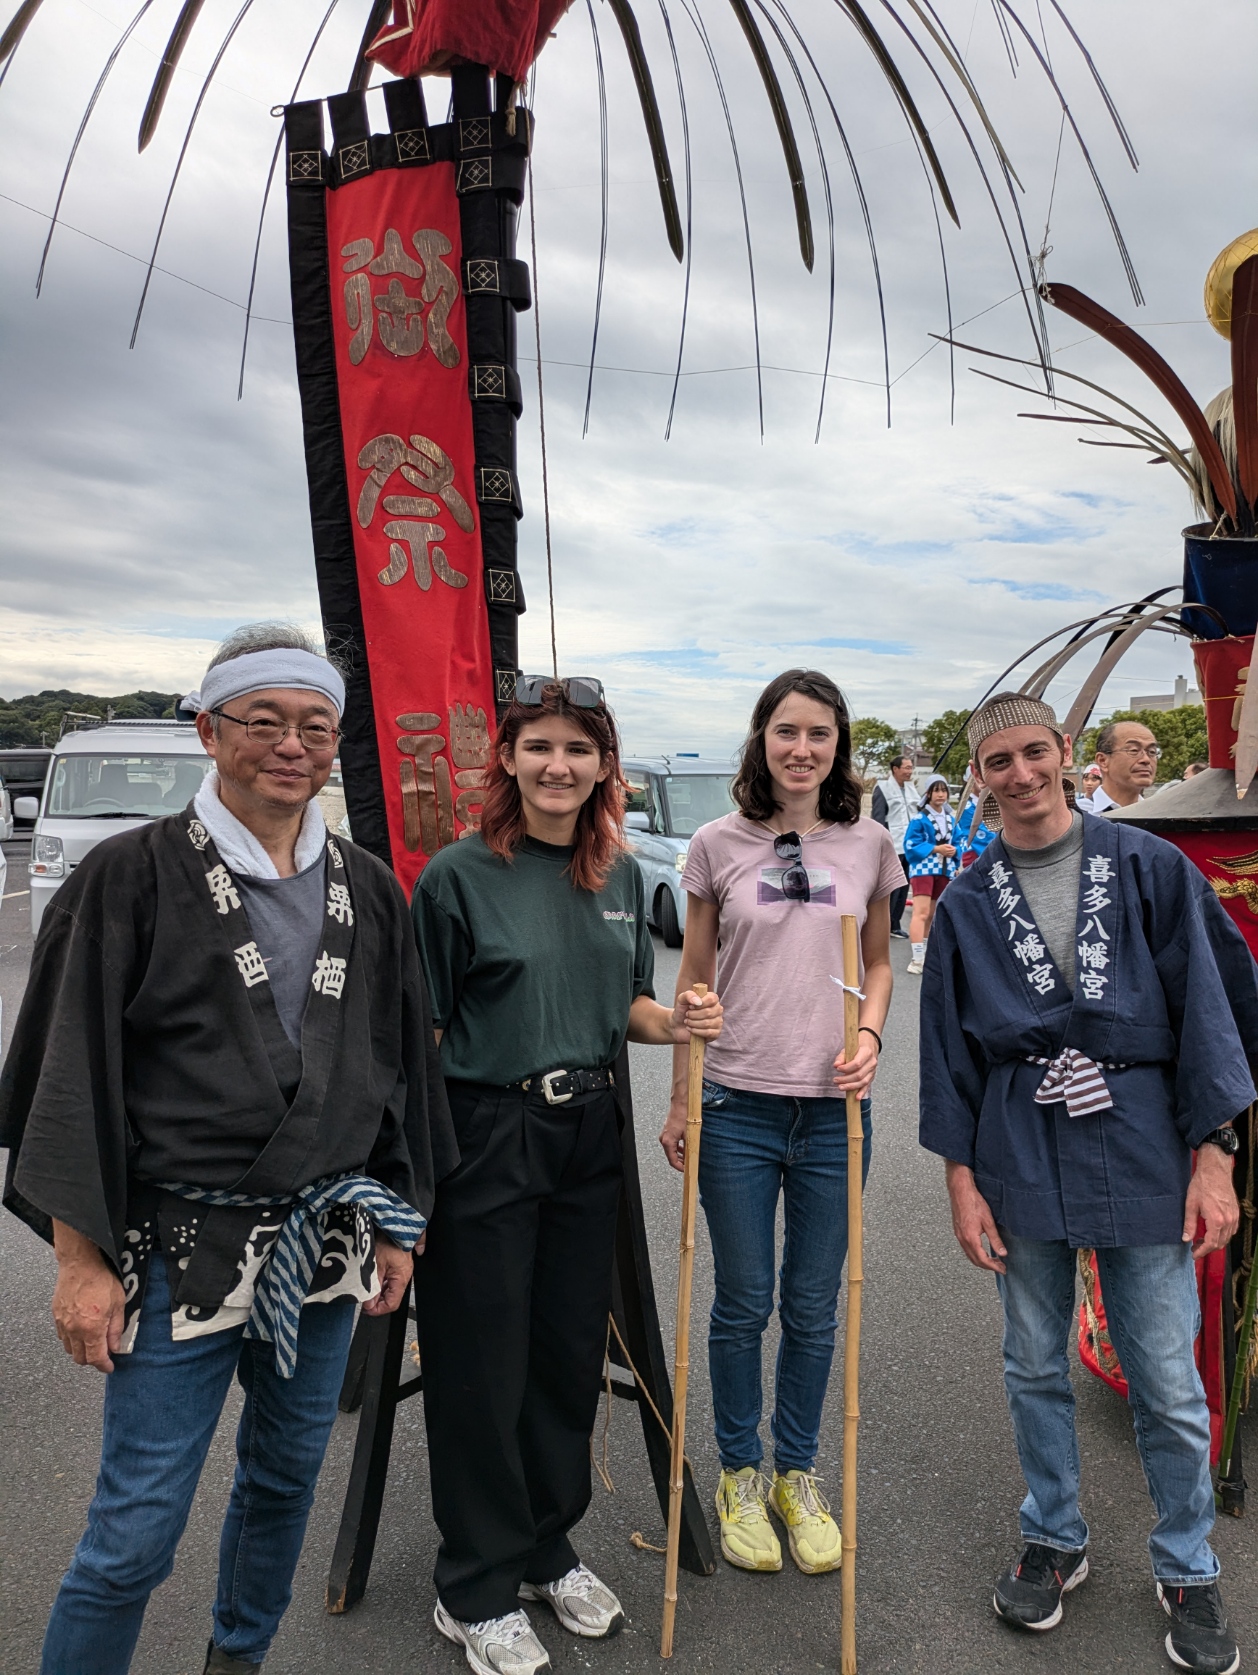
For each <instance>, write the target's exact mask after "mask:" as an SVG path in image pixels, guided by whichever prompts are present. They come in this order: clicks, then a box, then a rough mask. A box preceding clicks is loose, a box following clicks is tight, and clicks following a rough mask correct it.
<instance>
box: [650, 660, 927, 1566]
mask: <svg viewBox="0 0 1258 1675" xmlns="http://www.w3.org/2000/svg"><path fill="white" fill-rule="evenodd" d="M851 752H852V741H851V729H850V723H849V719H848V712H847V705H846V703H845V701H844V699H843V695H842V694H841V693H840V691H839V689H838V687H837V686H835V684H834V682H833V681H832V680H830V679H829V677H828V676H826V675H823V674H818V673H816V672H815V671H812V670H805V669H788V670H787V671H786V673H785V674H782V675H779V676H778V677H777V679H776V680H774V681H771V682H770V683H769V685H768V686H767V687H766V688H765V690H764V691H763V692H762V693H761V695H760V697H759V699H758V700H757V702H756V706H755V709H754V710H753V712H752V717H751V726H750V729H749V731H748V735H747V742H746V744H745V745H744V746H743V752H742V765H741V767H740V768H739V771H738V774H737V775H736V777H735V779H734V782H733V785H732V787H731V791H732V795H733V797H734V801H735V802H736V803H737V804H738V809H739V812H738V813H737V814H727V815H726V816H725V817H724V818H723V819H720V820H714V821H713V822H712V823H711V824H710V825H707V826H702V827H700V829H699V831H698V832H696V833H695V835H694V837H693V838H692V839H691V842H690V850H689V854H688V856H687V859H686V870H685V872H684V874H683V876H682V885H683V887H684V889H685V890H686V893H687V897H688V901H687V905H686V939H685V945H684V947H683V950H682V957H681V970H680V972H679V974H678V979H677V982H678V993H679V994H680V993H681V992H683V991H684V990H685V989H688V988H691V987H692V986H693V985H694V984H695V983H696V982H699V983H707V984H708V985H709V987H713V988H715V987H717V986H718V976H717V968H718V947H719V950H720V952H719V968H720V976H719V988H720V994H721V999H722V1001H723V1003H724V1006H725V1029H724V1033H723V1034H722V1036H721V1039H720V1040H719V1041H716V1042H713V1043H712V1045H711V1046H710V1047H709V1049H708V1053H707V1060H706V1064H705V1081H704V1086H703V1146H702V1149H701V1151H700V1154H699V1189H700V1195H701V1198H702V1202H703V1208H704V1213H705V1215H706V1216H707V1222H708V1231H709V1234H710V1236H711V1240H712V1253H713V1257H714V1261H715V1270H716V1296H715V1299H714V1301H713V1305H712V1316H711V1323H710V1328H709V1334H708V1366H709V1371H710V1374H711V1379H712V1402H713V1409H714V1413H715V1419H716V1439H717V1446H718V1449H719V1451H720V1457H721V1468H722V1469H721V1481H720V1486H719V1488H718V1490H717V1496H716V1504H717V1511H718V1513H719V1515H720V1522H721V1551H722V1552H723V1553H724V1555H725V1557H726V1558H727V1559H728V1560H729V1561H730V1563H731V1564H735V1565H738V1566H740V1567H742V1568H743V1569H745V1570H780V1569H781V1567H782V1551H781V1547H780V1545H779V1543H778V1539H777V1536H776V1534H775V1532H774V1529H773V1525H772V1523H771V1522H770V1520H769V1516H768V1510H769V1508H771V1509H772V1510H773V1511H774V1512H775V1513H776V1514H777V1516H778V1517H779V1518H781V1520H782V1522H783V1523H784V1524H785V1526H786V1530H787V1534H788V1537H789V1540H790V1549H791V1556H792V1558H793V1559H794V1560H795V1563H796V1564H797V1565H798V1566H799V1568H800V1569H801V1570H803V1571H807V1572H810V1573H815V1572H818V1571H826V1570H835V1569H837V1568H838V1566H839V1563H840V1558H841V1554H840V1542H839V1530H838V1526H837V1525H836V1523H835V1521H834V1519H833V1518H832V1517H831V1516H830V1513H829V1508H828V1506H827V1503H826V1500H825V1498H824V1497H823V1496H822V1494H821V1493H820V1491H819V1490H818V1488H817V1484H816V1479H815V1477H814V1476H813V1469H814V1466H815V1464H816V1457H817V1446H818V1434H819V1431H820V1426H821V1410H822V1404H823V1402H824V1400H825V1394H826V1386H827V1383H828V1381H829V1377H830V1364H831V1361H832V1359H833V1355H834V1334H835V1325H836V1320H837V1304H838V1294H839V1285H840V1282H841V1279H842V1273H843V1263H844V1260H845V1258H846V1256H847V1119H846V1110H845V1099H844V1095H845V1094H846V1093H848V1092H849V1091H854V1092H856V1093H859V1094H860V1095H861V1097H862V1109H863V1114H864V1120H865V1168H866V1170H868V1166H869V1139H870V1126H869V1101H868V1097H867V1096H868V1093H869V1088H870V1085H871V1083H872V1082H873V1079H874V1073H875V1071H876V1070H877V1068H878V1053H879V1050H880V1048H881V1045H882V1041H881V1032H882V1027H883V1023H884V1021H885V1019H886V1016H887V1008H888V1006H889V1004H890V1001H891V953H890V934H891V916H890V910H889V905H888V904H889V899H890V897H891V895H892V893H893V892H894V891H895V890H897V889H899V888H901V887H902V886H903V883H904V873H903V869H902V868H901V865H900V859H899V856H898V855H897V854H896V852H895V848H894V846H893V844H892V842H891V839H890V837H889V836H888V834H887V831H886V829H885V828H884V827H882V826H879V825H877V824H876V823H875V822H874V821H872V820H867V819H864V818H862V816H861V812H860V806H861V786H860V781H859V780H858V779H857V778H856V776H855V775H854V774H853V772H852V766H851ZM845 913H851V914H855V915H856V917H857V919H858V920H859V922H860V940H861V958H862V968H863V969H862V977H861V988H862V990H863V991H864V995H865V998H864V1000H863V1001H862V1002H861V1013H860V1023H861V1035H860V1042H861V1045H860V1049H859V1051H858V1053H857V1054H856V1056H855V1058H853V1060H852V1061H851V1063H850V1064H848V1063H845V1061H844V1057H843V1052H842V1044H843V991H842V988H841V987H840V986H839V983H838V981H837V979H838V978H839V977H841V975H842V971H843V947H842V934H841V927H840V918H841V916H842V915H843V914H845ZM685 1122H686V1056H685V1054H684V1053H678V1054H676V1055H675V1059H674V1072H673V1095H672V1103H671V1106H670V1108H669V1114H668V1121H667V1123H666V1124H665V1127H664V1132H663V1133H662V1134H661V1136H660V1143H661V1145H662V1146H663V1147H664V1152H665V1155H666V1156H667V1158H668V1160H669V1162H670V1163H671V1164H672V1165H673V1167H674V1168H675V1169H680V1168H681V1167H682V1152H683V1148H684V1132H685ZM779 1199H783V1200H784V1208H785V1240H784V1246H783V1251H782V1258H781V1293H780V1297H779V1301H778V1313H779V1317H780V1320H781V1326H782V1338H781V1345H780V1348H779V1351H778V1358H777V1370H776V1379H775V1386H776V1387H775V1391H774V1404H773V1415H772V1424H771V1429H772V1434H773V1442H774V1475H773V1482H772V1485H771V1486H766V1484H765V1482H764V1478H763V1477H762V1475H761V1472H760V1464H761V1460H762V1458H763V1449H762V1446H761V1439H760V1432H759V1427H760V1419H761V1407H762V1403H761V1387H760V1365H761V1348H762V1340H763V1337H764V1329H765V1327H766V1325H767V1324H768V1320H769V1316H770V1314H771V1313H772V1312H773V1302H774V1275H775V1272H776V1270H777V1266H778V1262H777V1250H776V1235H775V1224H776V1217H777V1208H778V1201H779ZM766 1502H767V1505H766Z"/></svg>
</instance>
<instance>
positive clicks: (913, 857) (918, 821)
mask: <svg viewBox="0 0 1258 1675" xmlns="http://www.w3.org/2000/svg"><path fill="white" fill-rule="evenodd" d="M904 858H905V860H906V861H907V862H908V864H909V888H910V889H911V890H912V892H913V917H912V919H910V921H909V943H910V947H911V949H912V955H913V957H912V959H911V960H910V961H909V965H908V969H909V972H910V973H911V974H912V975H913V976H914V977H920V976H921V974H922V966H923V963H924V962H925V959H926V938H927V937H928V936H929V935H930V923H931V920H932V919H933V918H934V917H935V903H936V902H937V901H938V900H939V898H940V896H941V895H942V894H943V892H944V889H945V887H946V885H947V884H948V882H949V880H950V879H952V878H955V877H956V873H957V845H956V822H955V820H954V819H953V817H952V808H951V806H950V804H949V802H948V781H947V780H946V779H945V778H944V776H943V775H942V774H934V775H932V777H931V778H930V779H929V780H928V781H927V782H926V789H925V791H924V792H923V793H922V800H921V802H920V803H919V804H918V813H917V814H916V815H915V816H914V817H913V819H912V820H910V821H909V829H908V831H907V832H905V834H904Z"/></svg>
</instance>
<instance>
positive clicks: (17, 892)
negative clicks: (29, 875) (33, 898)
mask: <svg viewBox="0 0 1258 1675" xmlns="http://www.w3.org/2000/svg"><path fill="white" fill-rule="evenodd" d="M29 895H30V891H29V890H10V891H9V893H8V895H7V896H0V901H12V900H13V898H14V896H29Z"/></svg>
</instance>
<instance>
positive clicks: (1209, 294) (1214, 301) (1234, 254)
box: [1205, 227, 1258, 337]
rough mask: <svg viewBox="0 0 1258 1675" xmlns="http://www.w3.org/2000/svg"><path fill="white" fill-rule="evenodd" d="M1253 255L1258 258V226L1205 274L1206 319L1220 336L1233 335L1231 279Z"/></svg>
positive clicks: (1242, 235) (1215, 261) (1214, 262)
mask: <svg viewBox="0 0 1258 1675" xmlns="http://www.w3.org/2000/svg"><path fill="white" fill-rule="evenodd" d="M1250 256H1258V227H1255V228H1254V229H1253V231H1252V232H1248V233H1242V234H1241V236H1240V237H1239V238H1234V239H1233V240H1232V242H1231V244H1229V245H1228V247H1227V249H1226V250H1223V251H1220V253H1219V254H1218V255H1217V256H1216V257H1215V258H1214V261H1213V262H1212V263H1211V264H1210V271H1209V273H1208V274H1207V275H1206V296H1205V301H1206V317H1207V318H1208V319H1209V321H1210V324H1211V325H1212V326H1213V327H1214V329H1215V331H1216V332H1218V333H1219V335H1220V337H1231V335H1232V278H1233V276H1234V275H1235V273H1236V270H1237V268H1238V267H1239V266H1240V265H1241V263H1242V262H1243V261H1245V260H1246V259H1247V258H1248V257H1250Z"/></svg>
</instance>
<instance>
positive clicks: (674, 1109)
mask: <svg viewBox="0 0 1258 1675" xmlns="http://www.w3.org/2000/svg"><path fill="white" fill-rule="evenodd" d="M660 1145H661V1146H663V1148H664V1156H665V1157H666V1158H667V1159H668V1161H669V1163H670V1164H671V1165H672V1167H673V1168H674V1169H676V1170H678V1171H680V1170H683V1169H685V1167H686V1100H685V1096H684V1095H683V1097H682V1099H681V1102H680V1103H678V1101H677V1100H673V1102H672V1104H671V1105H670V1106H669V1107H668V1116H667V1117H666V1118H665V1119H664V1127H663V1128H662V1129H661V1131H660Z"/></svg>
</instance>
